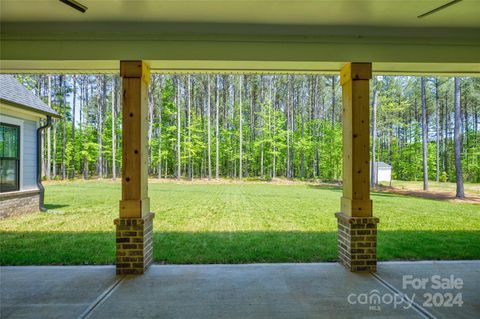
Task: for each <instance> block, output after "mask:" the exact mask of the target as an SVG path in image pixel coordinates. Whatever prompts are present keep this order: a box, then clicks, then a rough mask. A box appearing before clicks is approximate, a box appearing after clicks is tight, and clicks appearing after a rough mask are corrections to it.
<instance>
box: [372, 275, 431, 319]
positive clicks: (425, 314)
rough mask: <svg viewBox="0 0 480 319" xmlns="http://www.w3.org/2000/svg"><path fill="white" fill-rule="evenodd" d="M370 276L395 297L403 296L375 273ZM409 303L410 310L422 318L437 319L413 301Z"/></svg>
mask: <svg viewBox="0 0 480 319" xmlns="http://www.w3.org/2000/svg"><path fill="white" fill-rule="evenodd" d="M370 274H371V275H372V277H373V278H375V280H377V281H378V282H379V283H380V284H381V285H382V286H384V287H385V288H386V289H388V290H389V291H391V292H392V293H394V294H396V295H400V296H401V295H403V293H402V292H401V291H400V290H398V289H397V288H396V287H395V286H393V285H392V284H390V283H389V282H388V281H386V280H385V279H383V278H382V277H380V275H378V274H376V273H373V272H371V273H370ZM404 298H405V297H404ZM409 302H411V304H412V308H413V309H414V310H415V311H416V312H417V313H418V314H419V315H420V316H422V317H423V318H427V319H437V317H436V316H434V315H433V314H432V313H430V312H429V311H428V310H427V309H425V308H424V307H422V306H421V305H419V304H418V303H417V302H415V301H414V300H409Z"/></svg>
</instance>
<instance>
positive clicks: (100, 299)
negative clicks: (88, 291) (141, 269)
mask: <svg viewBox="0 0 480 319" xmlns="http://www.w3.org/2000/svg"><path fill="white" fill-rule="evenodd" d="M125 277H126V275H120V276H117V279H116V280H115V282H114V283H113V284H112V285H110V287H108V288H107V289H106V290H105V291H104V292H102V293H101V294H100V296H98V298H97V299H95V301H94V302H92V304H91V305H90V306H88V308H87V309H86V310H85V311H84V312H83V313H82V314H81V315H80V316H78V319H87V318H90V317H91V316H92V314H93V312H94V311H95V309H97V308H98V307H99V306H100V305H101V304H103V303H104V302H105V301H106V300H107V299H108V298H109V297H110V296H111V295H112V294H113V292H114V291H115V290H116V289H117V288H118V287H119V286H120V285H121V284H122V282H123V280H124V279H125Z"/></svg>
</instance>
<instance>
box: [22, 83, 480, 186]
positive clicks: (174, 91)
mask: <svg viewBox="0 0 480 319" xmlns="http://www.w3.org/2000/svg"><path fill="white" fill-rule="evenodd" d="M17 78H18V79H19V80H20V81H21V82H22V83H23V84H24V85H26V86H27V87H28V88H30V89H31V90H33V91H34V93H35V94H37V95H38V96H40V97H41V98H42V99H43V100H44V101H45V102H46V103H47V104H48V105H50V106H51V107H52V108H53V109H55V110H56V111H57V112H59V113H60V114H61V115H62V118H61V119H58V120H55V121H54V124H53V126H52V128H51V129H49V130H47V132H46V133H45V136H44V138H43V145H42V149H43V151H42V163H43V172H42V174H43V176H44V177H45V178H46V179H67V178H80V177H81V178H85V179H87V178H91V177H99V178H116V177H117V176H118V175H119V172H120V167H121V156H122V153H121V105H122V101H121V98H122V95H121V94H120V92H121V81H120V78H119V77H118V76H117V75H106V74H99V75H86V74H75V75H64V74H60V75H45V74H41V75H40V74H37V75H18V76H17ZM479 102H480V79H478V78H447V77H411V76H375V77H374V79H373V81H372V82H371V104H372V105H371V110H372V114H371V120H372V123H371V127H372V150H371V155H372V159H374V161H382V162H386V163H388V164H391V165H392V174H393V178H394V179H400V180H424V187H425V189H428V181H429V180H436V181H459V182H461V179H462V178H463V179H465V180H466V181H468V182H480V143H479V142H480V134H479V125H478V115H479V111H480V106H479V104H480V103H479ZM148 111H149V112H148V113H149V121H148V123H149V124H148V140H149V154H148V159H149V173H150V175H151V176H155V177H157V178H186V179H192V178H209V179H211V178H220V177H222V178H225V177H229V178H262V179H272V178H276V177H286V178H300V179H318V180H325V181H337V180H340V179H341V176H342V124H341V122H342V105H341V87H340V84H339V78H338V76H328V75H232V74H194V75H193V74H192V75H187V74H167V75H163V74H153V75H152V76H151V81H150V86H149V92H148ZM373 173H374V172H373Z"/></svg>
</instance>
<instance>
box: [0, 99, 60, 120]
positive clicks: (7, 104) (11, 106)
mask: <svg viewBox="0 0 480 319" xmlns="http://www.w3.org/2000/svg"><path fill="white" fill-rule="evenodd" d="M0 104H1V105H2V111H8V110H9V111H12V110H13V113H14V114H15V113H18V111H20V115H21V114H27V115H30V116H38V117H39V118H43V117H47V116H51V117H55V118H61V116H60V115H59V114H58V113H57V112H55V111H53V112H49V111H46V110H39V109H36V108H32V107H29V106H28V105H23V104H19V103H15V102H12V101H9V100H6V99H2V98H0ZM10 113H12V112H10ZM10 113H9V114H10Z"/></svg>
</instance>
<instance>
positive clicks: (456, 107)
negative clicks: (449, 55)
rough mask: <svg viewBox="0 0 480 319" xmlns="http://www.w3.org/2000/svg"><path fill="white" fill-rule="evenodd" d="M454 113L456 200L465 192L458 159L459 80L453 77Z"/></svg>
mask: <svg viewBox="0 0 480 319" xmlns="http://www.w3.org/2000/svg"><path fill="white" fill-rule="evenodd" d="M454 113H455V128H454V131H453V146H454V156H455V177H456V181H457V194H456V197H457V198H464V197H465V192H464V190H463V175H462V161H461V157H460V126H461V125H462V124H461V121H462V120H461V116H460V79H459V78H458V77H455V100H454Z"/></svg>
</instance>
